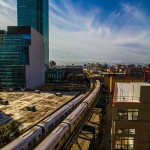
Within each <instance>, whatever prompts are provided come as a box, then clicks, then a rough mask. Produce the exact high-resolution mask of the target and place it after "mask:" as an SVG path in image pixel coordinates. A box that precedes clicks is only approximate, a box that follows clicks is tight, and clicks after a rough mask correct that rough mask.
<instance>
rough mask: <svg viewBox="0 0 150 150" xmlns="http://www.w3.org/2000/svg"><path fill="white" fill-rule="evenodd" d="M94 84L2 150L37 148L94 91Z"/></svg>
mask: <svg viewBox="0 0 150 150" xmlns="http://www.w3.org/2000/svg"><path fill="white" fill-rule="evenodd" d="M94 88H95V86H94V82H93V81H92V82H90V90H89V91H88V92H87V93H86V94H85V95H84V94H82V95H80V96H77V97H76V98H75V99H73V100H72V99H71V100H70V101H68V102H67V103H65V104H64V105H62V106H61V107H60V108H59V109H57V110H55V111H54V112H53V113H51V114H48V115H47V116H45V117H44V118H43V119H41V120H39V121H37V123H36V124H35V125H34V126H32V127H30V129H29V130H28V131H26V132H25V133H24V134H23V135H21V136H20V137H18V138H17V139H16V140H14V141H13V142H11V143H10V144H8V145H7V146H5V147H4V148H3V150H6V149H7V150H8V149H9V150H28V149H33V148H34V147H36V146H37V144H39V143H40V142H41V141H42V140H43V139H44V138H46V136H47V135H48V134H49V133H50V132H51V131H52V130H53V129H54V128H55V127H56V126H57V125H58V124H60V123H61V122H62V120H63V119H64V118H65V117H67V116H68V115H69V114H70V113H71V112H72V111H73V110H74V109H75V108H76V107H77V106H78V105H79V104H80V103H82V102H83V101H84V100H85V99H86V98H87V97H89V95H90V94H91V93H92V91H93V90H94Z"/></svg>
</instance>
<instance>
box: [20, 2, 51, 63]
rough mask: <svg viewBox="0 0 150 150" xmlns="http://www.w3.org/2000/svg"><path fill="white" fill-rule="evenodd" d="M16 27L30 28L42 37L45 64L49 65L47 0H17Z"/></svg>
mask: <svg viewBox="0 0 150 150" xmlns="http://www.w3.org/2000/svg"><path fill="white" fill-rule="evenodd" d="M17 17H18V26H32V27H33V28H34V29H36V30H37V31H38V32H40V33H41V34H42V35H43V38H44V49H45V50H44V53H45V64H48V63H49V12H48V0H17Z"/></svg>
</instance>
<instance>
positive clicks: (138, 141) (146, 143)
mask: <svg viewBox="0 0 150 150" xmlns="http://www.w3.org/2000/svg"><path fill="white" fill-rule="evenodd" d="M149 114H150V84H149V83H144V82H143V83H134V82H133V83H116V86H115V91H114V98H113V104H112V140H111V141H112V148H111V149H112V150H123V149H126V150H149V149H150V115H149Z"/></svg>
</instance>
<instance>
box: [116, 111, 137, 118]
mask: <svg viewBox="0 0 150 150" xmlns="http://www.w3.org/2000/svg"><path fill="white" fill-rule="evenodd" d="M117 114H118V120H138V109H118V112H117Z"/></svg>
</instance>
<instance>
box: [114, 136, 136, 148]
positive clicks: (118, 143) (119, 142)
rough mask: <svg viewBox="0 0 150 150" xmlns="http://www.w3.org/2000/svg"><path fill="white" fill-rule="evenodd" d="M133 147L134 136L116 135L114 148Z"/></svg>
mask: <svg viewBox="0 0 150 150" xmlns="http://www.w3.org/2000/svg"><path fill="white" fill-rule="evenodd" d="M133 148H134V137H116V139H115V150H119V149H121V150H123V149H126V150H133Z"/></svg>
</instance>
